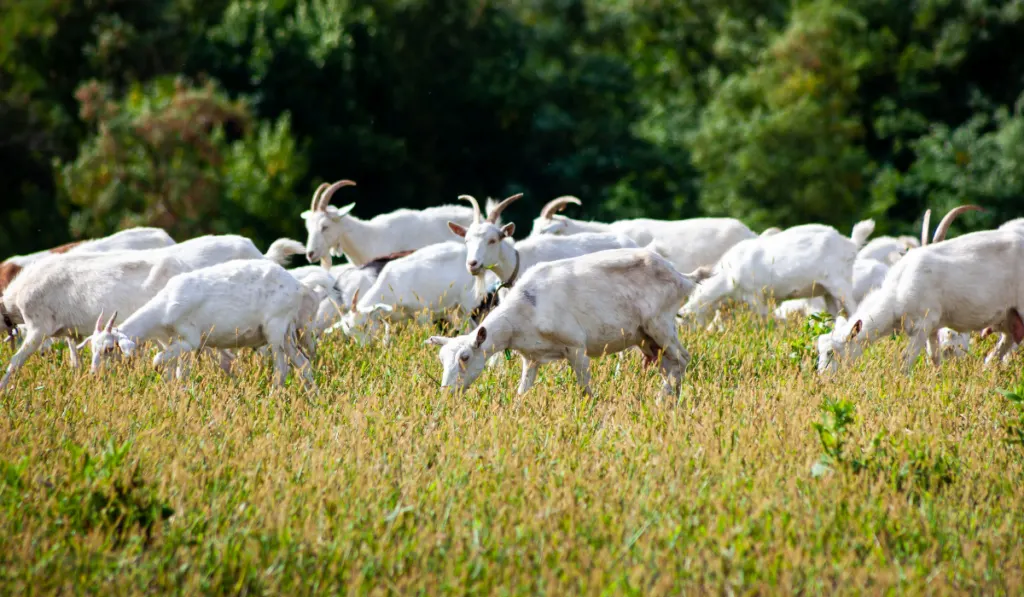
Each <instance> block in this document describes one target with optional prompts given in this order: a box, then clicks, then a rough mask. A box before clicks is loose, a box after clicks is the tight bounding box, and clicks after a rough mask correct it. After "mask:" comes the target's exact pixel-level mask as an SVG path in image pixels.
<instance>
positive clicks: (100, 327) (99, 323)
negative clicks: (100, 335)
mask: <svg viewBox="0 0 1024 597" xmlns="http://www.w3.org/2000/svg"><path fill="white" fill-rule="evenodd" d="M95 331H97V332H102V331H103V310H102V309H100V316H99V317H97V318H96V329H95Z"/></svg>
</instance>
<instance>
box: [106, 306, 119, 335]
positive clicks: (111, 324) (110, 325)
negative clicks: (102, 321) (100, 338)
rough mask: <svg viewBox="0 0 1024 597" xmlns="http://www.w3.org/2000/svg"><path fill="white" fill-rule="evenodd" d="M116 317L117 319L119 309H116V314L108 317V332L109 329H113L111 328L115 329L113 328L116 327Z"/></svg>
mask: <svg viewBox="0 0 1024 597" xmlns="http://www.w3.org/2000/svg"><path fill="white" fill-rule="evenodd" d="M115 319H117V309H114V314H113V315H111V316H110V319H108V320H107V327H106V331H108V332H109V331H111V330H113V329H114V320H115Z"/></svg>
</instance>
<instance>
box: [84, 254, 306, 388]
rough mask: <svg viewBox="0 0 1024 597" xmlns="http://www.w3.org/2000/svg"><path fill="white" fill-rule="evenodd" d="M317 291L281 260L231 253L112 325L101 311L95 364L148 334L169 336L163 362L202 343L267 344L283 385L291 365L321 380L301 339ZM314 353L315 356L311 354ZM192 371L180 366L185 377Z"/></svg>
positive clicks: (178, 279)
mask: <svg viewBox="0 0 1024 597" xmlns="http://www.w3.org/2000/svg"><path fill="white" fill-rule="evenodd" d="M318 302H319V301H318V299H317V297H316V296H315V295H314V294H313V293H312V292H311V291H310V290H309V288H307V287H306V286H305V285H303V284H302V283H300V282H299V281H298V280H296V279H295V277H294V276H292V275H291V274H289V273H288V272H287V270H285V269H284V268H282V267H281V266H280V265H278V264H275V263H271V262H269V261H263V260H260V261H257V260H244V261H229V262H227V263H221V264H218V265H214V266H210V267H207V268H203V269H199V270H196V271H193V272H189V273H185V274H181V275H178V276H175V277H174V278H172V279H171V280H170V281H169V282H168V283H167V285H166V286H164V288H163V289H161V290H160V292H158V293H157V294H156V296H154V297H153V298H152V299H150V300H149V301H148V302H147V303H146V304H145V305H143V306H142V307H141V308H139V309H138V310H137V311H135V312H134V313H133V314H132V315H131V316H130V317H129V318H128V319H126V320H124V322H122V323H121V325H119V326H117V327H114V326H113V323H114V318H115V317H116V316H117V313H116V312H115V313H114V315H113V316H112V317H111V318H110V321H109V322H108V323H107V325H106V327H105V328H101V324H102V316H101V318H100V319H99V320H97V322H96V328H95V331H94V333H93V335H92V337H91V338H90V340H89V341H90V342H91V346H92V355H93V357H92V370H93V372H94V373H95V372H97V371H98V370H99V369H100V367H101V366H102V363H103V360H104V359H105V358H109V357H111V356H114V355H115V354H117V353H118V352H120V353H123V354H124V355H126V356H129V357H130V356H131V355H132V354H133V353H134V352H135V349H136V347H137V345H138V344H139V343H141V342H143V341H146V340H158V341H161V342H162V343H166V344H168V346H167V348H166V349H164V350H163V351H161V352H160V353H159V354H158V355H157V356H156V357H155V358H154V359H153V364H154V366H156V367H159V368H162V367H165V366H169V365H171V364H177V362H178V359H179V358H180V357H181V356H182V355H183V354H185V353H188V352H192V351H196V350H199V349H201V348H202V347H204V346H205V347H210V348H221V349H229V348H256V347H260V346H263V345H269V346H270V348H271V351H272V352H273V355H274V364H275V369H276V373H277V374H276V376H275V383H276V384H277V385H278V386H284V382H285V378H286V376H287V375H288V369H289V367H288V365H289V364H291V366H292V367H293V368H294V369H296V370H298V371H299V372H300V375H301V377H302V380H303V383H304V384H305V385H306V386H307V388H310V389H314V388H315V387H316V384H315V382H314V381H313V374H312V371H311V370H310V362H309V360H308V359H307V357H306V356H305V355H303V354H302V353H301V351H300V350H299V349H298V346H297V335H298V331H299V330H300V329H301V328H302V327H304V325H305V319H306V318H311V317H312V315H313V311H314V310H315V308H316V304H317V303H318ZM312 356H313V355H312V354H311V355H310V358H312ZM187 374H188V371H187V367H185V368H183V367H179V368H178V369H177V376H178V378H179V379H181V378H182V377H184V376H186V375H187Z"/></svg>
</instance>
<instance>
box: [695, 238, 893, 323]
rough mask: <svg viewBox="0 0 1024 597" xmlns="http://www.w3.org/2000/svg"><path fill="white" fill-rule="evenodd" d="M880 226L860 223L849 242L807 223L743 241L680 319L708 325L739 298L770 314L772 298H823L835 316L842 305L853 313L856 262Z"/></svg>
mask: <svg viewBox="0 0 1024 597" xmlns="http://www.w3.org/2000/svg"><path fill="white" fill-rule="evenodd" d="M874 228H875V223H874V221H873V220H864V221H862V222H858V223H857V224H856V225H855V226H854V227H853V234H852V237H851V238H847V237H845V236H843V235H841V234H840V233H839V232H838V231H836V229H835V228H832V227H831V226H824V225H821V224H806V225H803V226H794V227H792V228H787V229H786V230H783V231H782V232H779V233H777V234H773V235H771V236H767V237H763V236H761V237H757V238H752V239H749V240H745V241H741V242H740V243H739V244H737V245H735V246H734V247H732V248H731V249H729V250H728V251H727V252H726V254H725V255H724V256H722V259H721V260H720V261H719V262H718V263H717V264H716V265H715V266H714V268H713V269H712V272H711V274H710V275H708V276H707V280H706V281H704V282H702V283H701V285H700V286H699V287H698V288H697V291H696V292H694V293H693V295H692V296H691V297H690V300H689V301H688V302H687V303H686V305H685V306H684V307H683V308H682V310H681V311H680V312H679V315H680V317H683V318H684V319H691V320H692V321H693V322H694V323H696V324H698V325H704V324H706V323H707V319H708V318H709V317H710V314H711V313H712V312H713V311H714V310H715V309H716V308H717V307H718V306H719V305H720V304H721V303H722V302H723V301H725V300H726V299H729V298H734V299H737V300H742V301H744V302H746V303H747V304H748V305H750V306H751V307H752V308H753V309H754V310H755V311H756V312H757V313H759V314H761V315H762V316H767V315H768V309H767V305H766V300H765V298H766V295H768V294H772V295H774V297H775V298H776V299H777V300H780V301H782V300H786V299H792V298H810V297H815V296H823V297H824V298H825V305H826V308H827V309H828V311H829V312H830V313H832V314H833V315H834V314H837V313H839V310H840V308H841V307H845V308H846V309H847V311H853V309H854V308H855V306H856V301H855V300H854V298H853V285H852V283H851V279H852V277H853V264H854V261H855V260H856V257H857V249H858V248H860V247H861V245H863V244H864V241H865V240H866V239H867V237H868V236H869V235H870V234H871V232H872V231H873V230H874Z"/></svg>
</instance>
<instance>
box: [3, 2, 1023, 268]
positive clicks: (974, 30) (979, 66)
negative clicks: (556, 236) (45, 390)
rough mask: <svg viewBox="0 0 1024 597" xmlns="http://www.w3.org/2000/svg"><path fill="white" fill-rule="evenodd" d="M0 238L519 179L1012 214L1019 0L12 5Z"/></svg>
mask: <svg viewBox="0 0 1024 597" xmlns="http://www.w3.org/2000/svg"><path fill="white" fill-rule="evenodd" d="M0 31H3V32H4V35H3V36H2V39H0V130H2V131H3V132H4V135H2V136H0V163H2V164H3V165H4V167H3V168H0V188H2V189H3V192H4V195H5V201H3V202H2V203H0V255H3V256H5V255H9V254H14V253H25V252H29V251H32V250H38V249H42V248H46V247H49V246H53V245H56V244H59V243H61V242H66V241H68V240H71V239H75V238H85V237H90V236H96V235H103V234H108V233H110V232H112V231H114V230H116V229H119V228H123V227H125V226H130V225H157V226H161V227H163V228H165V229H167V230H168V231H169V232H170V233H171V234H172V235H173V236H174V237H175V238H178V239H184V238H188V237H191V236H194V235H197V234H203V233H226V232H234V233H241V234H246V235H248V236H251V237H253V238H254V239H256V240H258V241H260V242H263V243H264V244H267V243H269V242H270V241H271V240H273V239H274V238H276V237H278V236H282V235H287V236H293V237H297V238H304V232H303V228H302V221H301V219H300V218H299V217H298V214H299V213H300V212H301V211H302V210H304V209H307V208H308V205H309V201H310V199H311V196H312V192H313V190H314V189H315V188H316V186H317V185H318V184H319V183H320V182H322V181H333V180H336V179H340V178H349V179H353V180H355V181H357V183H358V186H357V187H355V188H354V189H345V190H344V192H345V196H344V198H341V197H340V196H339V198H338V199H337V201H338V202H339V203H340V202H346V203H347V202H350V201H355V202H356V204H357V206H356V209H355V211H354V213H355V214H356V215H359V216H362V217H370V216H373V215H376V214H378V213H382V212H386V211H390V210H393V209H396V208H399V207H411V208H420V207H426V206H430V205H436V204H439V203H446V202H453V201H455V198H456V196H457V195H459V194H462V193H468V194H472V195H475V196H477V197H481V198H482V197H486V196H494V197H498V196H506V195H510V194H512V193H515V192H524V193H525V197H524V199H523V200H521V201H520V202H518V203H517V204H516V205H515V206H513V208H511V209H510V210H509V213H508V214H507V215H506V218H507V219H510V220H513V221H516V222H517V223H519V224H520V226H526V225H528V223H529V221H530V220H531V219H532V218H533V217H535V216H536V214H537V212H538V211H539V209H540V206H541V205H543V204H544V203H545V202H547V201H548V200H550V199H552V198H554V197H556V196H559V195H564V194H572V195H576V196H578V197H580V198H581V199H582V200H583V202H584V204H583V206H582V207H581V208H574V209H575V211H574V212H573V215H575V216H578V217H589V218H595V219H614V218H623V217H636V216H647V217H658V218H685V217H695V216H699V215H727V216H733V217H737V218H740V219H742V220H743V221H744V222H746V223H747V224H748V225H749V226H751V227H752V228H753V229H755V230H760V229H763V228H766V227H768V226H789V225H795V224H800V223H806V222H812V221H813V222H823V223H828V224H832V225H835V226H837V227H838V228H840V230H844V231H848V229H849V228H850V226H851V225H852V223H853V222H855V221H856V220H858V219H860V218H864V217H873V218H875V219H876V220H877V221H878V233H914V232H915V231H916V230H915V229H916V226H917V223H916V222H919V221H920V215H921V213H922V212H923V211H924V209H926V208H933V209H936V210H939V211H944V210H946V209H948V208H950V207H951V206H953V205H955V204H958V203H963V202H973V203H979V204H982V205H984V206H986V207H987V208H988V211H986V212H985V213H979V214H971V215H969V216H967V217H965V218H963V220H962V222H958V225H963V227H964V229H970V228H975V229H976V228H983V227H991V226H994V225H996V224H998V223H1000V222H1002V221H1003V220H1006V219H1009V218H1011V217H1016V216H1019V215H1022V214H1021V212H1022V211H1024V209H1022V207H1024V203H1021V200H1022V199H1024V115H1022V110H1024V52H1021V51H1020V50H1021V48H1022V47H1024V46H1022V45H1021V44H1022V43H1024V42H1022V41H1021V40H1024V0H1005V1H994V0H978V1H976V2H962V1H960V0H956V1H954V0H919V1H917V2H890V1H883V0H845V1H839V0H797V1H796V2H792V1H788V0H787V1H785V2H783V1H781V0H714V1H712V0H646V1H638V0H634V1H619V2H608V1H604V0H506V1H504V2H495V1H493V0H374V1H369V0H204V1H203V2H196V1H195V0H150V1H148V2H137V1H135V0H34V1H32V2H9V3H3V4H2V5H0Z"/></svg>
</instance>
